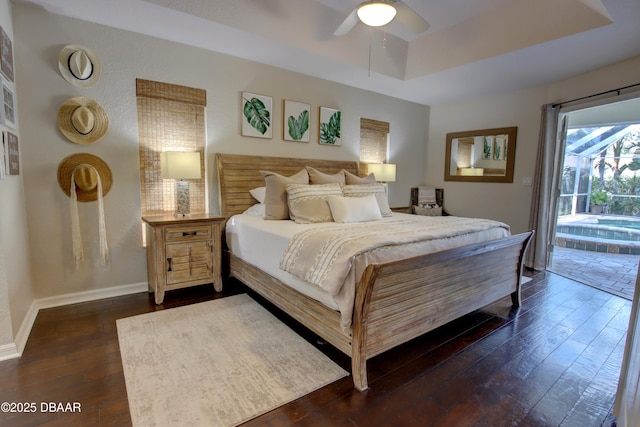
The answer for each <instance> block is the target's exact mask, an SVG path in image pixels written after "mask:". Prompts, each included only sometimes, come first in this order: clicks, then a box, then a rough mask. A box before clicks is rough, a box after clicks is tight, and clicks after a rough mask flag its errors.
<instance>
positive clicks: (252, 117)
mask: <svg viewBox="0 0 640 427" xmlns="http://www.w3.org/2000/svg"><path fill="white" fill-rule="evenodd" d="M243 99H244V108H243V113H244V116H245V117H246V118H247V121H248V122H249V124H250V125H251V127H253V128H254V129H255V130H257V131H258V132H260V133H261V134H262V135H264V134H265V133H266V132H267V130H269V126H271V113H269V110H268V109H267V107H265V105H264V103H263V102H262V101H261V100H259V99H258V98H255V97H254V98H251V99H250V100H249V99H246V98H243Z"/></svg>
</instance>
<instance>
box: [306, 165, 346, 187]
mask: <svg viewBox="0 0 640 427" xmlns="http://www.w3.org/2000/svg"><path fill="white" fill-rule="evenodd" d="M307 172H308V173H309V183H310V184H314V185H315V184H332V183H334V182H337V183H338V184H343V185H344V184H346V183H345V181H344V173H342V171H340V172H338V173H336V174H333V175H330V174H328V173H324V172H320V171H319V170H318V169H316V168H312V167H311V166H307Z"/></svg>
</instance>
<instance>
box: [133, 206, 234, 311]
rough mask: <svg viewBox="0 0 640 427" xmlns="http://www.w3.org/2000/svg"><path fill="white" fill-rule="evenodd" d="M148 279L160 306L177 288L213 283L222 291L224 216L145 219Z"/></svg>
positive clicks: (215, 287)
mask: <svg viewBox="0 0 640 427" xmlns="http://www.w3.org/2000/svg"><path fill="white" fill-rule="evenodd" d="M142 220H143V221H144V222H145V228H146V234H147V275H148V277H147V279H148V283H149V291H150V292H153V293H154V294H155V300H156V304H162V302H163V301H164V293H165V292H166V291H170V290H173V289H180V288H186V287H188V286H196V285H202V284H206V283H212V284H213V287H214V289H215V290H216V291H218V292H219V291H221V290H222V275H221V271H220V263H221V243H222V242H221V236H222V227H223V226H224V217H221V216H217V215H209V214H191V215H189V216H188V217H176V216H174V215H162V216H145V217H142Z"/></svg>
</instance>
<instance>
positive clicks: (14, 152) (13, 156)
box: [2, 132, 20, 175]
mask: <svg viewBox="0 0 640 427" xmlns="http://www.w3.org/2000/svg"><path fill="white" fill-rule="evenodd" d="M2 139H3V145H4V157H5V172H8V173H9V175H20V148H19V146H18V137H17V136H16V135H14V134H12V133H11V132H3V138H2Z"/></svg>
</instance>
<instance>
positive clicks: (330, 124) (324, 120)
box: [318, 107, 342, 146]
mask: <svg viewBox="0 0 640 427" xmlns="http://www.w3.org/2000/svg"><path fill="white" fill-rule="evenodd" d="M341 133H342V112H341V111H340V110H336V109H333V108H328V107H320V137H319V139H318V142H319V143H320V144H323V145H334V146H338V145H342V137H341Z"/></svg>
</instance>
